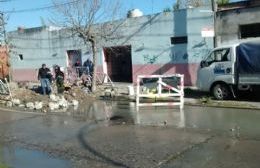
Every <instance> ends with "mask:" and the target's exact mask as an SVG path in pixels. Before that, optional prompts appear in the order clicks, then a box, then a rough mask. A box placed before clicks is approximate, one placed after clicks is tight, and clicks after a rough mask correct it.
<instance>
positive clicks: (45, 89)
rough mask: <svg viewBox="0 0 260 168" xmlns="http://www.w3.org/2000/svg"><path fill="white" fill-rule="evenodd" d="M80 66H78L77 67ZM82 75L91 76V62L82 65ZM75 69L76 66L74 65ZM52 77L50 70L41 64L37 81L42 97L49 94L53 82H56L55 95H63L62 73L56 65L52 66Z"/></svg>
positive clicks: (87, 61)
mask: <svg viewBox="0 0 260 168" xmlns="http://www.w3.org/2000/svg"><path fill="white" fill-rule="evenodd" d="M77 66H80V65H77ZM83 67H84V68H83V69H84V70H83V74H84V75H92V73H93V63H92V61H91V60H89V59H87V60H86V61H85V62H84V64H83ZM75 68H76V65H75ZM54 75H55V76H54V77H53V75H52V73H51V71H50V69H49V68H48V67H47V66H46V64H42V67H41V68H40V69H39V71H38V80H40V83H41V91H42V94H43V95H46V94H50V93H51V92H52V90H51V83H52V81H53V80H55V82H56V86H57V93H59V94H60V93H63V92H64V90H65V87H64V73H63V72H62V71H61V68H60V67H59V66H58V65H55V66H54Z"/></svg>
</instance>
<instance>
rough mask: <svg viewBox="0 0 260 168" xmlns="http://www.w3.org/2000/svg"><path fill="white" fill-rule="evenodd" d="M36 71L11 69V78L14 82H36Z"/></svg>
mask: <svg viewBox="0 0 260 168" xmlns="http://www.w3.org/2000/svg"><path fill="white" fill-rule="evenodd" d="M37 75H38V69H13V70H12V77H13V80H14V81H16V82H22V81H37V80H38V79H37Z"/></svg>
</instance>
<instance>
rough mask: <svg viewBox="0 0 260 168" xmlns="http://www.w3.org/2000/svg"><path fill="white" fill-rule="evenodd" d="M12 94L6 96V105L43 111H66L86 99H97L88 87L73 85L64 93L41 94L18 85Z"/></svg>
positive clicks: (12, 90)
mask: <svg viewBox="0 0 260 168" xmlns="http://www.w3.org/2000/svg"><path fill="white" fill-rule="evenodd" d="M11 93H12V96H6V97H5V100H4V99H2V100H4V103H2V104H4V105H5V106H6V107H17V108H23V109H25V110H26V109H29V110H36V111H42V112H48V111H66V110H67V109H68V108H70V107H73V108H74V109H75V108H77V107H78V106H79V105H80V104H82V103H84V101H91V100H94V99H95V96H96V95H94V94H91V93H90V92H89V90H88V89H86V88H84V87H79V86H73V87H71V88H70V89H69V90H68V91H65V92H64V93H63V94H55V92H54V93H52V94H50V95H41V94H39V93H37V92H36V91H35V90H33V89H29V88H28V87H20V88H19V87H16V88H12V89H11Z"/></svg>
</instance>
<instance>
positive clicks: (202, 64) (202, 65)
mask: <svg viewBox="0 0 260 168" xmlns="http://www.w3.org/2000/svg"><path fill="white" fill-rule="evenodd" d="M207 66H208V63H207V62H206V61H201V62H200V67H201V68H204V67H207Z"/></svg>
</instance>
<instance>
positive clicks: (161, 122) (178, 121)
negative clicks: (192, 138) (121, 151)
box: [76, 101, 260, 138]
mask: <svg viewBox="0 0 260 168" xmlns="http://www.w3.org/2000/svg"><path fill="white" fill-rule="evenodd" d="M80 110H81V111H80ZM80 110H78V111H77V112H76V113H79V114H81V113H84V115H83V116H86V117H87V118H89V117H91V118H92V119H95V120H96V121H102V120H103V121H106V122H108V123H110V124H136V125H149V126H174V127H178V128H193V129H203V130H209V131H218V132H224V133H228V134H229V133H230V134H235V135H236V136H243V135H244V136H250V137H251V136H252V137H254V138H260V125H259V121H260V111H257V110H247V109H232V108H213V107H197V106H185V108H184V110H180V109H179V108H171V107H165V106H163V107H143V108H140V109H139V111H136V107H135V103H133V102H120V101H118V102H115V101H114V102H113V101H96V102H93V103H92V104H90V105H86V106H85V107H84V108H82V107H81V108H80ZM81 117H82V116H81Z"/></svg>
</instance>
